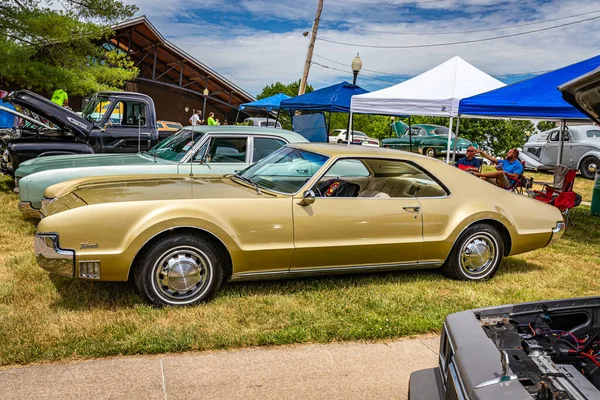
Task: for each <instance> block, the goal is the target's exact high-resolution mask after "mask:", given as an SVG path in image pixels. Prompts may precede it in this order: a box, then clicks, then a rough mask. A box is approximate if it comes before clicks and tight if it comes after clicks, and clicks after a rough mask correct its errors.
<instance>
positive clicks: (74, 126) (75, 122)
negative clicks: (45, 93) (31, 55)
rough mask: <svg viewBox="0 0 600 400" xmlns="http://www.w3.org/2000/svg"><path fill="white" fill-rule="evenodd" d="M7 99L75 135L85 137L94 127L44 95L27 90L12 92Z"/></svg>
mask: <svg viewBox="0 0 600 400" xmlns="http://www.w3.org/2000/svg"><path fill="white" fill-rule="evenodd" d="M8 100H9V101H10V102H12V103H14V104H17V105H19V106H21V107H24V108H27V109H28V110H30V111H33V112H34V113H36V114H38V115H39V116H41V117H42V118H45V119H47V120H48V121H50V122H52V123H53V124H55V125H57V126H59V127H60V128H61V129H62V130H66V131H71V132H72V133H73V134H74V135H76V136H81V137H84V138H87V137H88V136H89V133H90V131H91V130H92V128H93V127H94V125H93V124H92V123H91V122H90V121H88V120H86V119H84V118H82V117H81V116H79V115H77V114H75V113H74V112H73V111H69V110H67V109H66V108H63V107H61V106H59V105H58V104H55V103H53V102H51V101H50V100H48V99H46V98H45V97H42V96H40V95H39V94H36V93H33V92H30V91H28V90H18V91H16V92H13V93H11V94H10V96H9V97H8Z"/></svg>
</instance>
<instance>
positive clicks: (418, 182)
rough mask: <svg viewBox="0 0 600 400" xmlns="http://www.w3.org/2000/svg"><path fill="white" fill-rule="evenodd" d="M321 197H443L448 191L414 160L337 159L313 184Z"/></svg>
mask: <svg viewBox="0 0 600 400" xmlns="http://www.w3.org/2000/svg"><path fill="white" fill-rule="evenodd" d="M313 191H314V192H315V194H316V195H317V196H319V197H356V198H359V197H372V198H378V199H391V198H414V197H421V198H425V197H443V196H446V195H447V194H448V193H447V192H446V190H445V189H444V188H443V187H442V186H441V185H440V184H439V183H438V182H437V181H436V180H435V179H434V178H432V177H431V176H430V175H429V174H427V173H426V172H425V171H424V170H422V169H421V168H420V167H419V166H417V165H414V164H412V163H409V162H406V161H402V160H394V159H369V158H363V159H342V160H338V161H336V162H335V163H334V164H333V165H332V167H331V168H330V169H329V170H328V171H327V172H326V173H325V175H323V177H322V178H321V179H319V181H318V182H317V183H316V184H315V186H314V187H313Z"/></svg>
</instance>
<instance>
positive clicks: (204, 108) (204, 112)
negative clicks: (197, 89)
mask: <svg viewBox="0 0 600 400" xmlns="http://www.w3.org/2000/svg"><path fill="white" fill-rule="evenodd" d="M202 94H203V95H204V106H202V118H206V98H207V97H208V89H207V88H204V91H203V92H202Z"/></svg>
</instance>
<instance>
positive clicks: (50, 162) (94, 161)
mask: <svg viewBox="0 0 600 400" xmlns="http://www.w3.org/2000/svg"><path fill="white" fill-rule="evenodd" d="M154 163H155V161H154V160H153V158H152V157H151V156H146V155H142V154H75V155H66V156H53V157H38V158H34V159H31V160H28V161H25V162H23V163H22V164H21V165H20V166H19V168H18V169H17V171H16V172H15V177H16V178H19V179H20V178H23V177H25V176H27V175H31V174H34V173H36V172H41V171H48V170H52V169H63V168H81V167H105V166H114V165H139V164H154ZM156 163H169V161H165V160H162V159H160V158H157V159H156Z"/></svg>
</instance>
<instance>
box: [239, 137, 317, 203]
mask: <svg viewBox="0 0 600 400" xmlns="http://www.w3.org/2000/svg"><path fill="white" fill-rule="evenodd" d="M328 159H329V157H327V156H324V155H321V154H316V153H312V152H310V151H306V150H299V149H294V148H291V147H282V148H281V149H279V150H277V151H276V152H274V153H273V154H271V155H270V156H268V157H266V158H263V159H262V160H260V161H259V162H257V163H255V164H253V165H251V166H250V167H248V168H246V169H245V170H244V171H242V172H241V173H240V175H239V176H241V178H242V179H243V180H251V181H252V183H254V184H256V185H257V186H259V187H260V188H261V189H266V190H273V191H275V192H278V193H284V194H294V193H296V192H298V191H299V190H300V189H301V188H302V186H304V184H305V183H306V182H308V180H309V179H310V178H312V176H313V175H314V174H316V173H317V171H318V170H319V169H320V168H321V167H322V166H323V164H325V163H326V162H327V160H328Z"/></svg>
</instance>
